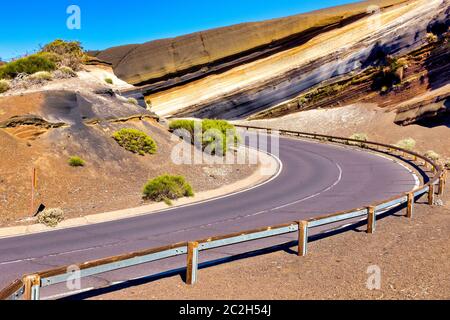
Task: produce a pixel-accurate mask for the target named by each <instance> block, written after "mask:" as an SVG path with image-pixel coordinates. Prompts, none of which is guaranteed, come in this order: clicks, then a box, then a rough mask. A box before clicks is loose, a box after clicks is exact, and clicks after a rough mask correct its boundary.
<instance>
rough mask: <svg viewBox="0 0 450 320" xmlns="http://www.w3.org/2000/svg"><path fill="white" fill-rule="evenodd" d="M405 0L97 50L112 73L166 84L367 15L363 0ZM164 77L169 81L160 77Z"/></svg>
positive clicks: (245, 59) (254, 56)
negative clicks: (109, 65) (111, 68)
mask: <svg viewBox="0 0 450 320" xmlns="http://www.w3.org/2000/svg"><path fill="white" fill-rule="evenodd" d="M401 2H405V0H378V1H369V2H367V3H356V4H350V5H345V6H340V7H335V8H330V9H326V10H319V11H315V12H311V13H307V14H300V15H295V16H291V17H287V18H281V19H274V20H270V21H263V22H256V23H243V24H239V25H233V26H230V27H224V28H217V29H213V30H207V31H202V32H197V33H193V34H189V35H185V36H180V37H177V38H173V39H163V40H157V41H151V42H148V43H144V44H133V45H126V46H120V47H114V48H110V49H107V50H104V51H101V52H97V53H96V56H97V58H99V59H100V60H104V61H107V62H109V63H111V64H112V65H113V67H114V71H115V73H116V74H117V75H118V76H119V77H120V78H122V79H123V80H125V81H127V82H129V83H132V84H134V85H139V84H146V83H149V84H153V86H148V88H147V89H148V90H151V89H153V88H159V87H160V86H162V87H166V88H167V87H168V86H170V85H173V84H179V83H183V82H187V81H191V80H193V79H197V78H201V77H204V76H206V75H208V74H214V73H217V72H221V71H223V70H225V69H227V68H230V67H233V66H237V65H239V64H242V63H245V62H249V61H252V60H255V59H259V58H262V57H264V56H267V55H269V54H273V53H275V52H277V51H280V50H283V49H286V48H289V47H293V46H296V45H298V44H301V43H304V42H306V41H308V40H309V39H311V38H312V37H314V36H315V35H317V34H320V33H321V32H324V31H325V30H331V29H334V28H337V27H340V26H343V25H345V24H348V23H350V22H352V21H354V20H357V19H358V18H361V17H363V16H365V15H367V10H368V5H370V4H373V5H377V6H380V7H382V8H385V7H389V6H391V5H393V4H396V3H401ZM160 81H167V82H168V83H159V84H158V82H160Z"/></svg>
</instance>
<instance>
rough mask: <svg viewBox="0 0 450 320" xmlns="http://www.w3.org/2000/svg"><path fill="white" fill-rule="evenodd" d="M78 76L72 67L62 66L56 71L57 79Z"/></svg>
mask: <svg viewBox="0 0 450 320" xmlns="http://www.w3.org/2000/svg"><path fill="white" fill-rule="evenodd" d="M76 76H77V73H76V72H75V71H73V69H72V68H70V67H65V66H63V67H61V68H59V69H58V70H56V71H55V72H54V77H55V78H57V79H68V78H75V77H76Z"/></svg>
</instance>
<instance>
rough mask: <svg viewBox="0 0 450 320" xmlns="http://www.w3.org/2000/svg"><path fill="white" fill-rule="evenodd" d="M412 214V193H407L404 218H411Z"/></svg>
mask: <svg viewBox="0 0 450 320" xmlns="http://www.w3.org/2000/svg"><path fill="white" fill-rule="evenodd" d="M413 213H414V193H412V192H410V193H408V206H407V208H406V217H407V218H412V216H413Z"/></svg>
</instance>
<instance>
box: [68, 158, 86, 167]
mask: <svg viewBox="0 0 450 320" xmlns="http://www.w3.org/2000/svg"><path fill="white" fill-rule="evenodd" d="M85 164H86V161H84V160H83V159H81V158H80V157H76V156H74V157H70V159H69V165H71V166H72V167H84V165H85Z"/></svg>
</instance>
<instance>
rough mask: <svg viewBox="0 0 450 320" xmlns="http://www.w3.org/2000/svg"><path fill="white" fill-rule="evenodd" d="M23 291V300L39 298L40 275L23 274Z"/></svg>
mask: <svg viewBox="0 0 450 320" xmlns="http://www.w3.org/2000/svg"><path fill="white" fill-rule="evenodd" d="M22 281H23V284H24V287H25V291H24V294H23V299H24V300H40V289H41V277H40V276H39V275H37V274H33V275H30V276H25V277H24V278H23V280H22Z"/></svg>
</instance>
